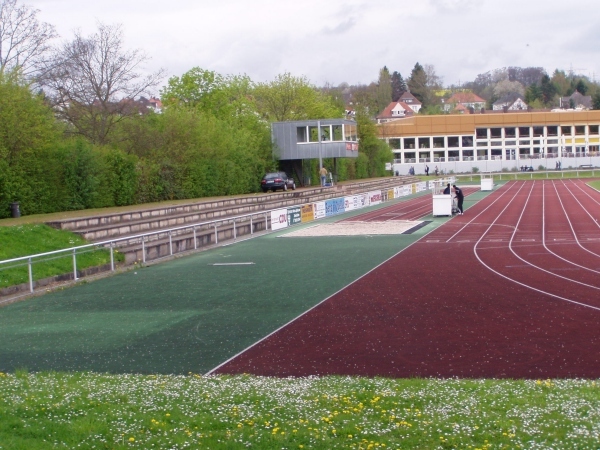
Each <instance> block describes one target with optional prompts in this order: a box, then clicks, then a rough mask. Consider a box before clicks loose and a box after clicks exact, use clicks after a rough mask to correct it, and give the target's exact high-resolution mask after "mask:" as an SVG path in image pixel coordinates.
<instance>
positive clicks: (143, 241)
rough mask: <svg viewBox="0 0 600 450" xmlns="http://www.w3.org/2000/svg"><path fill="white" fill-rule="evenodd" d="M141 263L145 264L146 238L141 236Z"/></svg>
mask: <svg viewBox="0 0 600 450" xmlns="http://www.w3.org/2000/svg"><path fill="white" fill-rule="evenodd" d="M142 263H144V264H146V236H142Z"/></svg>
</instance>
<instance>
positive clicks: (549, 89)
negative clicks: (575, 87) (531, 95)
mask: <svg viewBox="0 0 600 450" xmlns="http://www.w3.org/2000/svg"><path fill="white" fill-rule="evenodd" d="M540 91H541V94H542V98H541V100H542V102H543V103H544V105H551V104H552V102H553V101H554V98H555V97H556V86H555V85H554V84H553V83H552V81H551V80H550V77H549V76H548V75H546V74H544V75H543V76H542V81H541V83H540Z"/></svg>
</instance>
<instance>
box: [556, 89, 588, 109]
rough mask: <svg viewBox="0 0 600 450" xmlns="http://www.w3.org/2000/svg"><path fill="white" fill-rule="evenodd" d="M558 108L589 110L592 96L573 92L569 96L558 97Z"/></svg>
mask: <svg viewBox="0 0 600 450" xmlns="http://www.w3.org/2000/svg"><path fill="white" fill-rule="evenodd" d="M559 105H560V106H559V107H560V109H576V110H590V109H592V96H591V95H583V94H580V93H579V91H575V92H573V93H572V94H571V95H570V96H569V97H561V98H560V104H559Z"/></svg>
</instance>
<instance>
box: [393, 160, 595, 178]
mask: <svg viewBox="0 0 600 450" xmlns="http://www.w3.org/2000/svg"><path fill="white" fill-rule="evenodd" d="M556 161H560V162H561V164H562V169H563V170H567V169H578V168H581V166H586V167H585V168H589V165H590V164H591V165H592V167H596V168H600V156H586V157H580V158H547V159H546V158H540V159H529V158H522V159H517V160H511V161H451V162H443V163H440V162H428V163H422V162H419V163H412V164H397V163H395V164H393V170H394V173H396V171H398V173H399V174H400V175H407V174H408V169H409V168H410V167H411V166H412V167H414V168H415V174H416V175H419V174H420V175H424V174H425V164H427V165H428V166H429V175H432V174H434V170H435V166H437V167H438V169H439V170H440V171H442V170H443V171H445V172H446V173H451V171H452V173H472V172H473V167H477V168H478V169H479V172H502V170H503V169H504V170H508V171H511V170H515V168H516V169H517V170H519V169H518V168H520V167H521V166H533V169H534V170H539V166H543V167H544V169H547V170H554V169H555V168H556Z"/></svg>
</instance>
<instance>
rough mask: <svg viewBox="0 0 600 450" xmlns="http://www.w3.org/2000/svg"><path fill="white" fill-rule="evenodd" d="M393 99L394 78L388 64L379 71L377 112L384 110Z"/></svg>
mask: <svg viewBox="0 0 600 450" xmlns="http://www.w3.org/2000/svg"><path fill="white" fill-rule="evenodd" d="M391 101H392V78H391V76H390V71H389V70H388V68H387V67H386V66H383V68H382V69H381V70H380V71H379V79H378V81H377V112H381V111H383V110H384V109H385V108H386V107H387V106H388V105H389V104H390V102H391Z"/></svg>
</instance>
